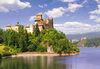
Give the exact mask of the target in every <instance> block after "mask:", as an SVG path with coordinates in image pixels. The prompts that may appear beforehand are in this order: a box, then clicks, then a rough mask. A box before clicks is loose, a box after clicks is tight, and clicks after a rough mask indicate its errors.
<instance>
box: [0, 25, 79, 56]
mask: <svg viewBox="0 0 100 69" xmlns="http://www.w3.org/2000/svg"><path fill="white" fill-rule="evenodd" d="M0 44H2V45H4V46H6V48H5V53H4V52H2V51H1V52H0V54H1V55H3V54H5V55H7V54H8V53H9V54H16V53H19V52H27V51H30V52H46V51H47V45H49V46H50V45H52V46H53V49H54V52H55V53H61V52H62V51H64V53H75V52H79V49H78V48H77V47H76V46H75V45H73V44H72V43H71V42H70V41H69V40H68V39H67V38H66V36H65V34H64V33H63V32H60V31H57V30H55V29H47V30H42V31H41V32H40V31H39V29H38V25H36V29H35V31H34V32H33V33H27V31H26V30H25V29H24V26H23V25H20V26H19V29H18V32H15V31H14V30H3V29H0ZM9 48H10V49H9ZM6 51H7V52H6Z"/></svg>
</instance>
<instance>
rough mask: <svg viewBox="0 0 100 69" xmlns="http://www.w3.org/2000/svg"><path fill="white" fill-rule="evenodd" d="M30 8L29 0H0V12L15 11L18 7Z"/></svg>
mask: <svg viewBox="0 0 100 69" xmlns="http://www.w3.org/2000/svg"><path fill="white" fill-rule="evenodd" d="M26 7H28V8H30V7H31V5H30V3H29V2H22V1H20V0H1V1H0V12H9V11H15V10H18V9H24V8H26Z"/></svg>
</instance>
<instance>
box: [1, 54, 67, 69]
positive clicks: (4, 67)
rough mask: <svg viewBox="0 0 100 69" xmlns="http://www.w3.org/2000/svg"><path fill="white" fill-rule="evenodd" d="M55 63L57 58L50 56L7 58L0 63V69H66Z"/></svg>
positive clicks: (62, 65) (64, 66)
mask: <svg viewBox="0 0 100 69" xmlns="http://www.w3.org/2000/svg"><path fill="white" fill-rule="evenodd" d="M58 61H59V60H58ZM56 62H57V57H52V56H47V57H46V56H41V57H40V56H29V57H16V58H7V59H3V60H2V62H1V63H0V69H66V65H64V64H59V63H56Z"/></svg>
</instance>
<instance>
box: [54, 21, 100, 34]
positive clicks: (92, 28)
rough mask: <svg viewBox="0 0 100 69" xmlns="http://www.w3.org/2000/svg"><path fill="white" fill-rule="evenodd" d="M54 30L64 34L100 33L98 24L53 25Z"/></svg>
mask: <svg viewBox="0 0 100 69" xmlns="http://www.w3.org/2000/svg"><path fill="white" fill-rule="evenodd" d="M54 28H56V29H57V30H59V31H62V32H64V33H65V34H81V33H88V32H98V31H100V24H96V25H91V24H84V23H81V22H65V23H64V24H54Z"/></svg>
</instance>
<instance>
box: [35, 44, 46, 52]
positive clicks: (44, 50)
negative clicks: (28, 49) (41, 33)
mask: <svg viewBox="0 0 100 69" xmlns="http://www.w3.org/2000/svg"><path fill="white" fill-rule="evenodd" d="M36 51H37V52H46V51H47V48H46V47H45V46H42V45H39V46H38V47H37V49H36Z"/></svg>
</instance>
